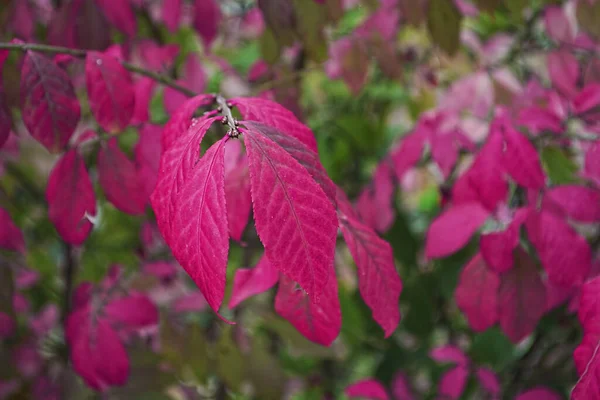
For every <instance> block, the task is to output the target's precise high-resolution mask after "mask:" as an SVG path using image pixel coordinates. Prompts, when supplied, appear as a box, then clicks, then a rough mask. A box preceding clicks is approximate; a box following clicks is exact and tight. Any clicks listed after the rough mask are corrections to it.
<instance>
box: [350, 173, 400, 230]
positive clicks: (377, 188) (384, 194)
mask: <svg viewBox="0 0 600 400" xmlns="http://www.w3.org/2000/svg"><path fill="white" fill-rule="evenodd" d="M394 194H395V187H394V181H393V177H392V170H391V168H390V166H389V164H387V163H385V162H383V163H380V164H379V166H378V167H377V169H376V170H375V174H374V176H373V181H372V182H371V184H370V185H369V186H368V187H366V188H365V189H363V191H362V192H361V194H360V195H359V197H358V201H357V204H356V209H357V211H358V213H359V215H360V218H361V220H362V221H363V222H364V223H365V224H366V225H367V226H370V227H371V228H373V229H375V230H376V231H377V232H380V233H384V232H386V231H387V230H389V229H390V227H391V226H392V224H393V222H394V218H395V216H396V212H395V209H394V206H393V197H394Z"/></svg>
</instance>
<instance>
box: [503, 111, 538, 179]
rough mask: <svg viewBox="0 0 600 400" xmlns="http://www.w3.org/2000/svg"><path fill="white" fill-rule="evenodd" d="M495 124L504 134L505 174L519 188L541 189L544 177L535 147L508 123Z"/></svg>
mask: <svg viewBox="0 0 600 400" xmlns="http://www.w3.org/2000/svg"><path fill="white" fill-rule="evenodd" d="M496 124H497V125H496V126H497V129H499V130H500V131H501V132H502V133H503V134H504V140H505V144H506V148H505V150H504V154H503V158H502V163H503V166H504V168H505V169H506V172H508V174H509V175H510V176H511V177H512V178H513V179H514V180H515V182H517V183H518V184H519V185H521V186H524V187H526V188H528V189H541V188H543V187H544V184H545V181H546V177H545V175H544V171H543V170H542V164H541V162H540V157H539V155H538V153H537V150H536V149H535V147H533V145H532V144H531V143H530V142H529V140H527V138H526V137H525V136H523V134H521V133H520V132H518V131H517V130H516V129H514V128H513V127H511V126H509V123H508V122H506V121H497V122H496Z"/></svg>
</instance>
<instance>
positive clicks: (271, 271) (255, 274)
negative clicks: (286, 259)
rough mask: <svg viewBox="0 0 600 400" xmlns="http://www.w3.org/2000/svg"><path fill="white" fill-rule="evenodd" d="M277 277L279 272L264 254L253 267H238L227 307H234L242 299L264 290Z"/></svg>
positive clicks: (274, 281) (267, 288)
mask: <svg viewBox="0 0 600 400" xmlns="http://www.w3.org/2000/svg"><path fill="white" fill-rule="evenodd" d="M278 279H279V273H278V272H277V270H276V269H275V268H273V266H272V265H271V263H270V262H269V260H267V257H264V256H263V257H262V258H261V259H260V261H259V262H258V264H256V266H255V267H254V268H240V269H238V270H237V271H235V277H234V278H233V289H232V292H231V298H230V299H229V308H231V309H234V308H235V307H237V306H238V304H240V303H241V302H242V301H244V300H246V299H248V298H250V297H252V296H256V295H257V294H260V293H263V292H266V291H267V290H269V289H270V288H272V287H273V286H275V284H276V283H277V280H278Z"/></svg>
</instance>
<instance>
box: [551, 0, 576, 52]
mask: <svg viewBox="0 0 600 400" xmlns="http://www.w3.org/2000/svg"><path fill="white" fill-rule="evenodd" d="M544 25H545V27H546V32H547V33H548V36H550V37H551V38H552V39H553V40H554V41H555V42H558V43H565V42H566V43H570V42H571V41H572V40H573V39H574V34H573V27H572V26H571V23H570V22H569V19H568V18H567V15H566V13H565V11H564V10H563V9H562V8H561V7H560V6H549V7H547V8H546V11H545V12H544Z"/></svg>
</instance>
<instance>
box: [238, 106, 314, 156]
mask: <svg viewBox="0 0 600 400" xmlns="http://www.w3.org/2000/svg"><path fill="white" fill-rule="evenodd" d="M231 103H232V104H233V105H234V106H235V107H236V108H238V109H239V111H240V113H241V114H242V116H243V119H244V120H245V121H257V122H260V123H262V124H265V125H268V126H270V127H272V128H275V129H276V130H278V131H281V133H283V134H285V135H289V136H293V137H295V138H296V139H298V140H299V141H300V142H301V143H303V144H304V145H305V146H306V147H308V148H309V149H310V150H312V151H314V152H315V153H316V152H317V141H316V139H315V135H314V134H313V133H312V131H311V130H310V128H308V127H307V126H306V125H304V124H303V123H302V122H300V121H299V120H298V118H296V116H295V115H294V114H293V113H292V112H291V111H289V110H287V109H286V108H284V107H283V106H281V105H279V104H277V103H275V102H273V101H270V100H267V99H261V98H258V97H238V98H235V99H231Z"/></svg>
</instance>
